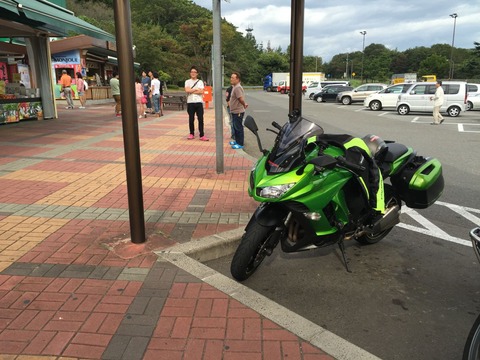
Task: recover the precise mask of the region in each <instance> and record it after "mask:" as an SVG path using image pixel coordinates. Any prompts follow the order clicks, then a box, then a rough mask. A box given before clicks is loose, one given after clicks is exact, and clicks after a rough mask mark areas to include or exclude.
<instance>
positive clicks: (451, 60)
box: [448, 13, 458, 79]
mask: <svg viewBox="0 0 480 360" xmlns="http://www.w3.org/2000/svg"><path fill="white" fill-rule="evenodd" d="M457 16H458V15H457V13H453V14H450V17H452V18H453V36H452V49H451V52H450V73H449V74H448V78H449V79H453V66H454V65H453V47H454V45H455V26H456V24H457Z"/></svg>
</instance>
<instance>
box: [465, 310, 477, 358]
mask: <svg viewBox="0 0 480 360" xmlns="http://www.w3.org/2000/svg"><path fill="white" fill-rule="evenodd" d="M478 359H480V315H479V316H478V317H477V320H475V323H474V324H473V326H472V329H471V330H470V333H469V334H468V338H467V342H466V343H465V348H464V350H463V357H462V360H478Z"/></svg>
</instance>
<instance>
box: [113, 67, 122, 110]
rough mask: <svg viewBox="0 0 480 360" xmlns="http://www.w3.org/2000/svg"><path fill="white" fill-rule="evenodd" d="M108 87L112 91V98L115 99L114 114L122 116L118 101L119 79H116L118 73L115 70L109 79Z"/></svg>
mask: <svg viewBox="0 0 480 360" xmlns="http://www.w3.org/2000/svg"><path fill="white" fill-rule="evenodd" d="M110 89H111V91H112V96H113V99H114V100H115V115H116V116H122V114H121V112H122V103H121V102H120V80H119V79H118V73H117V72H115V71H114V72H113V76H112V78H111V79H110Z"/></svg>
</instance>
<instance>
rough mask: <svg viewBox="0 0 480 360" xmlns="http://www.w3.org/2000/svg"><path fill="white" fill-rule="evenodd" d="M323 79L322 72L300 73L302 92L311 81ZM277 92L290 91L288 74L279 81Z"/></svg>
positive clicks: (284, 92) (285, 92)
mask: <svg viewBox="0 0 480 360" xmlns="http://www.w3.org/2000/svg"><path fill="white" fill-rule="evenodd" d="M324 80H325V74H324V73H323V72H304V73H303V74H302V92H305V91H306V90H307V87H308V85H309V84H310V83H312V82H320V81H324ZM277 91H278V92H280V93H282V94H288V93H289V92H290V74H287V77H286V79H285V81H283V82H280V84H279V86H278V89H277Z"/></svg>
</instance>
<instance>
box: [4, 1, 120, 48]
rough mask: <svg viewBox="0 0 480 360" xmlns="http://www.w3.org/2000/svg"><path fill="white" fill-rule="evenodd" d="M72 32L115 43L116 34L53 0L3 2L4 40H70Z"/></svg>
mask: <svg viewBox="0 0 480 360" xmlns="http://www.w3.org/2000/svg"><path fill="white" fill-rule="evenodd" d="M71 32H75V33H78V34H85V35H89V36H91V37H94V38H96V39H101V40H105V41H110V42H115V37H114V36H113V35H111V34H109V33H108V32H106V31H104V30H102V29H100V28H98V27H96V26H93V25H92V24H89V23H88V22H86V21H83V20H82V19H79V18H77V17H76V16H75V15H74V13H73V12H72V11H70V10H67V9H65V8H63V7H61V6H58V5H56V4H53V3H51V2H49V1H45V0H16V1H14V0H0V37H28V36H36V35H41V34H44V35H47V36H51V37H56V36H61V37H67V36H69V35H71V34H69V33H71Z"/></svg>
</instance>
